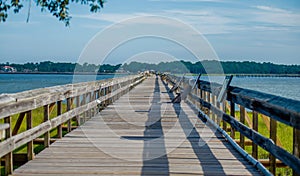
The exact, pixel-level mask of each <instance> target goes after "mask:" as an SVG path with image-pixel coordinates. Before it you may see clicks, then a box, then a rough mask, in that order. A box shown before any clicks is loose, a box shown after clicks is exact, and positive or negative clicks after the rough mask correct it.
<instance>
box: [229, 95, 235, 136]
mask: <svg viewBox="0 0 300 176" xmlns="http://www.w3.org/2000/svg"><path fill="white" fill-rule="evenodd" d="M230 115H231V116H232V117H235V103H234V102H232V101H231V102H230ZM230 137H231V138H232V139H235V129H234V128H233V127H231V132H230Z"/></svg>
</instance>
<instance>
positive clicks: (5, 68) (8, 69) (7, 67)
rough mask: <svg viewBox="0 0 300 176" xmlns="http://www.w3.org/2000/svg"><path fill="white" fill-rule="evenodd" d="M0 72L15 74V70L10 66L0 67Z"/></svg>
mask: <svg viewBox="0 0 300 176" xmlns="http://www.w3.org/2000/svg"><path fill="white" fill-rule="evenodd" d="M1 71H2V72H7V73H13V72H17V69H16V68H15V67H11V66H3V67H1Z"/></svg>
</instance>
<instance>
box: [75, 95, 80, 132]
mask: <svg viewBox="0 0 300 176" xmlns="http://www.w3.org/2000/svg"><path fill="white" fill-rule="evenodd" d="M75 101H76V108H78V107H80V96H79V95H78V96H76V100H75ZM76 123H77V126H80V125H81V121H80V115H79V114H77V115H76Z"/></svg>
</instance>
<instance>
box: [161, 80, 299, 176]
mask: <svg viewBox="0 0 300 176" xmlns="http://www.w3.org/2000/svg"><path fill="white" fill-rule="evenodd" d="M163 76H164V77H165V79H166V80H167V81H168V82H170V83H171V84H174V85H175V84H176V83H177V82H179V81H180V80H181V79H182V78H180V77H177V76H174V75H163ZM190 82H191V81H189V79H187V78H185V79H183V81H181V84H180V85H179V89H178V91H181V93H182V92H183V91H185V90H191V89H187V88H186V87H188V86H189V87H191V83H190ZM196 85H197V86H195V87H196V88H194V89H193V90H191V91H190V92H189V96H188V97H187V101H188V102H190V103H191V104H192V105H194V106H195V107H196V108H197V110H198V111H199V116H200V118H203V119H204V120H205V121H206V120H208V119H205V118H209V121H212V123H214V124H217V125H218V128H219V129H220V130H222V129H223V130H222V131H223V132H224V131H225V132H226V133H225V134H226V135H227V134H228V136H229V135H230V137H231V138H232V139H234V140H236V142H237V143H238V144H239V148H242V149H245V148H246V147H247V151H248V153H250V154H251V155H252V157H251V158H254V159H256V160H259V161H260V162H261V163H262V164H264V165H265V166H266V167H268V168H269V170H270V172H271V173H273V174H274V175H275V174H276V167H288V168H291V169H292V173H293V175H300V159H299V157H300V102H299V101H296V100H292V99H287V98H282V97H279V96H274V95H270V94H266V93H262V92H258V91H253V90H248V89H243V88H239V87H232V86H229V87H228V89H227V90H226V91H227V93H226V94H227V97H226V98H225V99H224V101H222V102H218V101H217V97H218V96H219V94H220V91H221V89H222V85H220V84H217V83H210V82H207V81H202V80H199V81H197V84H196ZM178 93H180V92H178ZM237 107H238V109H237ZM262 121H264V122H263V123H269V124H267V126H268V128H269V134H268V135H266V134H264V135H263V134H262V133H263V132H265V131H262V129H259V128H258V127H259V126H260V125H259V123H261V122H262ZM278 125H281V126H282V125H283V126H284V128H283V129H284V130H286V131H280V133H282V134H283V135H285V136H283V137H282V136H281V137H282V138H283V140H288V135H292V141H289V143H290V145H291V148H292V149H287V147H285V148H284V147H283V146H282V144H281V142H280V140H279V138H278V135H277V134H278V130H277V129H278V128H277V127H278ZM237 138H238V139H237ZM245 138H246V139H245ZM259 147H260V148H261V149H259ZM265 151H266V153H267V155H268V160H267V161H266V160H265V158H259V156H260V155H261V154H262V153H263V152H265ZM287 173H288V171H285V173H284V174H287ZM292 173H290V174H292Z"/></svg>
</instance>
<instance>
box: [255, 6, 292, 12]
mask: <svg viewBox="0 0 300 176" xmlns="http://www.w3.org/2000/svg"><path fill="white" fill-rule="evenodd" d="M256 8H257V9H260V10H264V11H270V12H280V13H287V12H288V11H287V10H284V9H280V8H275V7H270V6H256Z"/></svg>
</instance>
